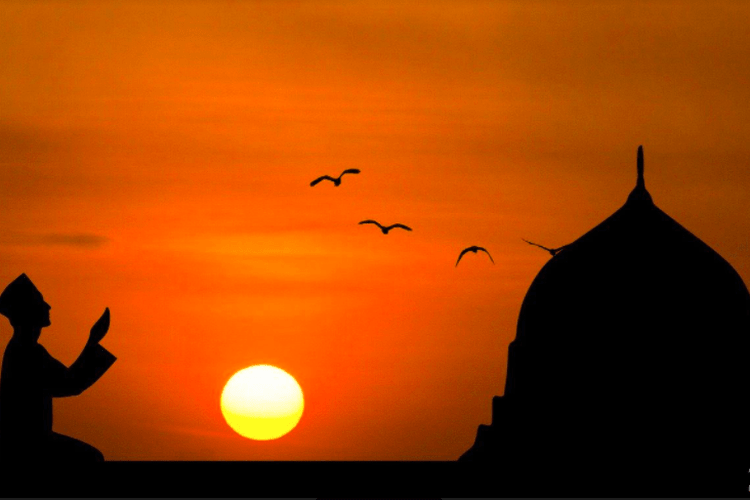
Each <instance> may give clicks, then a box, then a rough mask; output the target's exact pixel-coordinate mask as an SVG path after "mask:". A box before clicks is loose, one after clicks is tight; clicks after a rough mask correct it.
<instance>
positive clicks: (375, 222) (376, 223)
mask: <svg viewBox="0 0 750 500" xmlns="http://www.w3.org/2000/svg"><path fill="white" fill-rule="evenodd" d="M360 224H375V225H376V226H378V227H383V226H381V225H380V223H379V222H378V221H376V220H371V219H367V220H363V221H362V222H360Z"/></svg>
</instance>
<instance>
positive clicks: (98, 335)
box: [0, 274, 116, 464]
mask: <svg viewBox="0 0 750 500" xmlns="http://www.w3.org/2000/svg"><path fill="white" fill-rule="evenodd" d="M50 309H51V307H50V306H49V304H47V303H46V302H45V301H44V298H43V297H42V294H41V293H40V292H39V290H37V288H36V287H35V286H34V284H33V283H32V282H31V280H30V279H29V278H28V277H27V276H26V275H25V274H22V275H21V276H19V277H18V278H16V279H15V280H14V281H13V282H12V283H11V284H10V285H8V286H7V288H5V290H4V291H3V293H2V294H1V295H0V314H2V315H4V316H5V317H7V318H8V319H9V320H10V323H11V325H12V326H13V336H12V337H11V339H10V340H9V341H8V345H7V347H6V348H5V355H4V356H3V366H2V375H0V457H1V458H2V460H3V463H5V464H7V463H8V462H14V463H28V462H32V461H33V462H50V463H58V464H70V463H75V462H81V461H83V462H92V461H93V462H96V461H103V460H104V457H103V455H102V454H101V452H99V450H97V449H96V448H94V447H93V446H91V445H88V444H86V443H84V442H82V441H79V440H77V439H73V438H71V437H68V436H63V435H61V434H58V433H56V432H53V431H52V398H61V397H68V396H76V395H78V394H81V393H82V392H83V391H84V390H86V389H87V388H89V387H90V386H91V385H93V384H94V382H96V381H97V380H98V379H99V377H101V376H102V375H103V374H104V372H106V371H107V370H108V369H109V367H110V366H112V363H114V362H115V359H116V358H115V357H114V356H113V355H112V354H110V353H109V352H108V351H107V350H106V349H104V348H103V347H102V346H101V345H99V342H100V341H101V340H102V338H103V337H104V335H105V334H106V333H107V330H108V329H109V309H107V310H105V312H104V314H103V315H102V317H101V318H100V319H99V321H97V322H96V324H95V325H94V327H93V328H92V329H91V335H90V337H89V341H88V343H87V344H86V347H84V349H83V351H82V352H81V354H80V355H79V357H78V359H76V361H75V362H74V363H73V364H72V365H71V366H70V368H68V367H66V366H65V365H64V364H62V363H61V362H60V361H58V360H56V359H55V358H53V357H52V356H51V355H50V354H49V353H48V352H47V350H46V349H45V348H44V347H42V346H41V345H40V344H39V343H38V340H39V337H40V335H41V333H42V328H44V327H46V326H49V325H50V316H49V311H50Z"/></svg>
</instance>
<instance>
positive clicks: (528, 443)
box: [460, 148, 750, 472]
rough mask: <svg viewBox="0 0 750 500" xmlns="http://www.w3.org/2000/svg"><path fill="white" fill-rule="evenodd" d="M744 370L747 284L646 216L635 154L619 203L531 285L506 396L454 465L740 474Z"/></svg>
mask: <svg viewBox="0 0 750 500" xmlns="http://www.w3.org/2000/svg"><path fill="white" fill-rule="evenodd" d="M749 362H750V294H749V293H748V290H747V287H746V286H745V284H744V283H743V281H742V279H741V278H740V276H739V275H738V274H737V272H736V271H735V270H734V269H733V268H732V266H731V265H730V264H729V263H728V262H727V261H726V260H724V259H723V258H722V257H721V256H720V255H719V254H718V253H716V252H715V251H714V250H712V249H711V248H710V247H709V246H708V245H706V244H705V243H704V242H702V241H701V240H700V239H699V238H697V237H696V236H694V235H693V234H692V233H690V232H689V231H688V230H687V229H685V228H684V227H682V226H681V225H680V224H679V223H677V222H676V221H675V220H673V219H672V218H671V217H669V216H668V215H667V214H665V213H664V212H663V211H661V210H660V209H659V208H658V207H656V205H655V204H654V203H653V201H652V198H651V195H650V194H649V193H648V191H647V190H646V187H645V182H644V175H643V150H642V148H639V149H638V177H637V183H636V187H635V189H634V190H633V191H632V192H631V193H630V196H629V197H628V199H627V202H626V203H625V205H623V206H622V207H621V208H620V209H619V210H617V211H616V212H615V213H614V214H612V215H611V216H610V217H609V218H607V219H606V220H604V222H602V223H601V224H599V225H598V226H596V227H595V228H593V229H592V230H590V231H589V232H587V233H586V234H584V235H583V236H581V237H580V238H579V239H577V240H576V241H574V242H573V243H571V244H569V245H567V246H566V247H564V249H563V250H562V251H560V252H559V253H558V254H557V255H555V256H554V257H552V258H551V259H550V260H549V261H548V262H547V264H546V265H545V266H544V267H543V268H542V269H541V271H540V272H539V274H538V275H537V276H536V278H535V279H534V281H533V282H532V284H531V286H530V288H529V290H528V292H527V294H526V297H525V298H524V301H523V304H522V306H521V312H520V315H519V318H518V326H517V333H516V338H515V340H514V341H513V342H512V343H511V344H510V346H509V354H508V372H507V379H506V384H505V394H504V395H503V396H502V397H495V398H494V401H493V421H492V425H490V426H486V425H482V426H480V428H479V432H478V434H477V440H476V442H475V444H474V446H473V447H472V448H471V449H470V450H468V451H467V452H466V453H465V454H464V455H462V457H461V459H460V460H465V461H471V460H474V461H477V460H478V461H497V462H502V463H504V464H505V466H508V467H511V468H513V469H515V470H518V471H521V472H523V471H524V470H529V471H530V470H532V469H534V468H536V467H539V466H540V464H541V463H545V464H548V465H549V464H550V463H554V464H555V467H561V468H562V469H564V470H566V471H568V472H571V471H573V470H577V471H580V470H595V469H597V468H602V467H605V468H609V467H632V466H633V460H637V461H638V462H637V463H638V464H639V465H638V466H639V467H643V468H645V469H649V468H651V469H653V468H654V467H658V465H657V464H664V466H665V467H667V468H672V469H673V470H683V469H685V468H692V467H698V466H700V464H706V463H707V461H709V460H714V461H715V460H716V459H717V458H720V459H721V460H729V461H731V460H733V459H735V460H740V459H741V460H742V461H741V463H742V464H744V461H745V459H746V458H747V454H748V449H747V446H746V445H747V444H748V440H747V431H745V430H744V426H745V425H746V424H747V423H749V422H748V416H749V415H748V410H746V409H745V407H746V406H748V405H746V404H745V401H746V398H747V395H748V391H749V390H750V370H749V369H748V366H749ZM736 463H737V462H735V465H736ZM582 468H583V469H582ZM592 468H593V469H592Z"/></svg>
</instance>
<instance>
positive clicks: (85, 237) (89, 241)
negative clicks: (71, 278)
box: [0, 232, 108, 248]
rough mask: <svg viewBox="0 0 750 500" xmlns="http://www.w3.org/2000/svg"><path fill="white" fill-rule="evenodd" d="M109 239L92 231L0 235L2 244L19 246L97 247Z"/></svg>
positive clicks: (0, 243)
mask: <svg viewBox="0 0 750 500" xmlns="http://www.w3.org/2000/svg"><path fill="white" fill-rule="evenodd" d="M107 241H108V239H107V238H106V237H105V236H102V235H99V234H92V233H46V234H34V233H13V232H11V233H5V234H2V235H0V245H6V246H7V245H19V246H36V245H39V246H56V245H62V246H71V247H80V248H96V247H100V246H102V245H104V244H105V243H106V242H107Z"/></svg>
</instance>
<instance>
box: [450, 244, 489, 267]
mask: <svg viewBox="0 0 750 500" xmlns="http://www.w3.org/2000/svg"><path fill="white" fill-rule="evenodd" d="M477 250H481V251H483V252H484V253H486V254H487V255H488V256H489V258H490V260H491V261H492V263H493V264H494V263H495V259H493V258H492V255H490V252H488V251H487V249H486V248H482V247H478V246H476V245H474V246H472V247H469V248H464V249H463V250H461V254H460V255H459V256H458V260H457V261H456V267H458V263H459V262H461V257H463V256H464V254H466V253H467V252H474V253H477Z"/></svg>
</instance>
